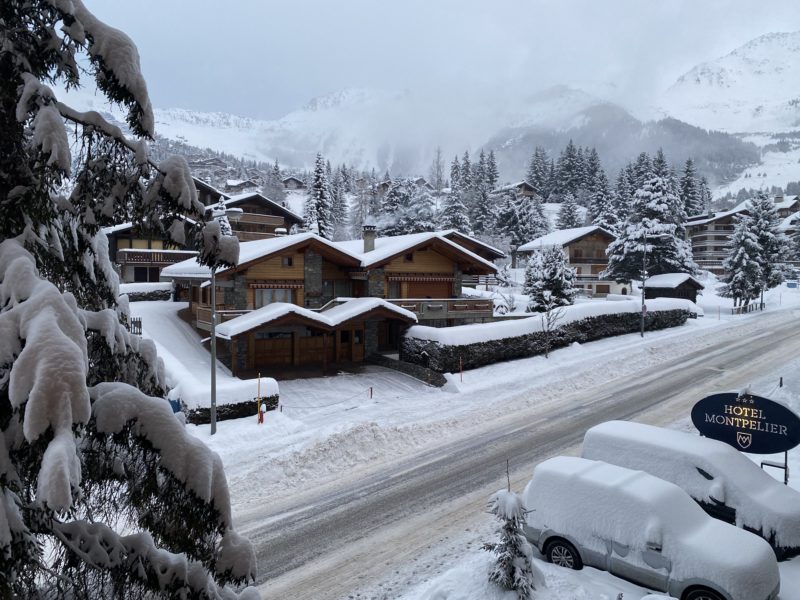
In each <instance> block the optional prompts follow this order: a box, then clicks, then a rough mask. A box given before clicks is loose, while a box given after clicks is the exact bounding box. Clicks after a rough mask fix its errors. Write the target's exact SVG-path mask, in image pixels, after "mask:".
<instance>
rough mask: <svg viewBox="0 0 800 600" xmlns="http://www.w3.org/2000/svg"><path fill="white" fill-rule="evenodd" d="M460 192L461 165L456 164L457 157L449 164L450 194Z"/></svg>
mask: <svg viewBox="0 0 800 600" xmlns="http://www.w3.org/2000/svg"><path fill="white" fill-rule="evenodd" d="M460 190H461V164H460V163H459V162H458V156H456V157H455V158H453V162H452V163H451V164H450V193H451V194H454V193H458V192H459V191H460Z"/></svg>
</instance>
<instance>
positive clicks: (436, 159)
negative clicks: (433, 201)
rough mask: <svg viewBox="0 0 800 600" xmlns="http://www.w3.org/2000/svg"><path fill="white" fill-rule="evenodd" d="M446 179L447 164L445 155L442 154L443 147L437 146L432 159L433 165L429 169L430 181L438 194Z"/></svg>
mask: <svg viewBox="0 0 800 600" xmlns="http://www.w3.org/2000/svg"><path fill="white" fill-rule="evenodd" d="M446 180H447V177H446V175H445V164H444V157H443V155H442V149H441V147H439V146H436V150H435V152H434V155H433V160H432V161H431V166H430V168H429V169H428V182H429V183H430V184H431V187H433V191H434V192H436V194H441V193H442V189H443V188H444V186H445V181H446Z"/></svg>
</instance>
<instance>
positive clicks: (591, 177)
mask: <svg viewBox="0 0 800 600" xmlns="http://www.w3.org/2000/svg"><path fill="white" fill-rule="evenodd" d="M585 154H586V173H585V181H584V188H585V189H586V190H587V191H588V192H589V196H591V195H593V193H594V185H595V183H596V182H597V174H598V173H599V172H600V171H602V170H603V165H602V164H601V163H600V155H599V154H598V153H597V148H592V149H591V150H589V151H587V152H586V153H585Z"/></svg>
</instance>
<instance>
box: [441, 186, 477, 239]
mask: <svg viewBox="0 0 800 600" xmlns="http://www.w3.org/2000/svg"><path fill="white" fill-rule="evenodd" d="M439 225H440V228H441V229H455V230H456V231H460V232H461V233H470V232H471V231H472V228H471V227H470V222H469V217H468V216H467V207H466V206H464V203H463V202H461V196H460V195H459V194H457V193H450V194H448V195H447V197H446V198H445V200H444V208H443V210H442V214H441V216H440V221H439Z"/></svg>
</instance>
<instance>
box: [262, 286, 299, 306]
mask: <svg viewBox="0 0 800 600" xmlns="http://www.w3.org/2000/svg"><path fill="white" fill-rule="evenodd" d="M253 292H254V294H253V307H254V308H261V307H262V306H266V305H267V304H272V303H273V302H288V303H289V304H292V303H293V301H294V295H293V294H292V290H290V289H283V288H275V289H256V290H253Z"/></svg>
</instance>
